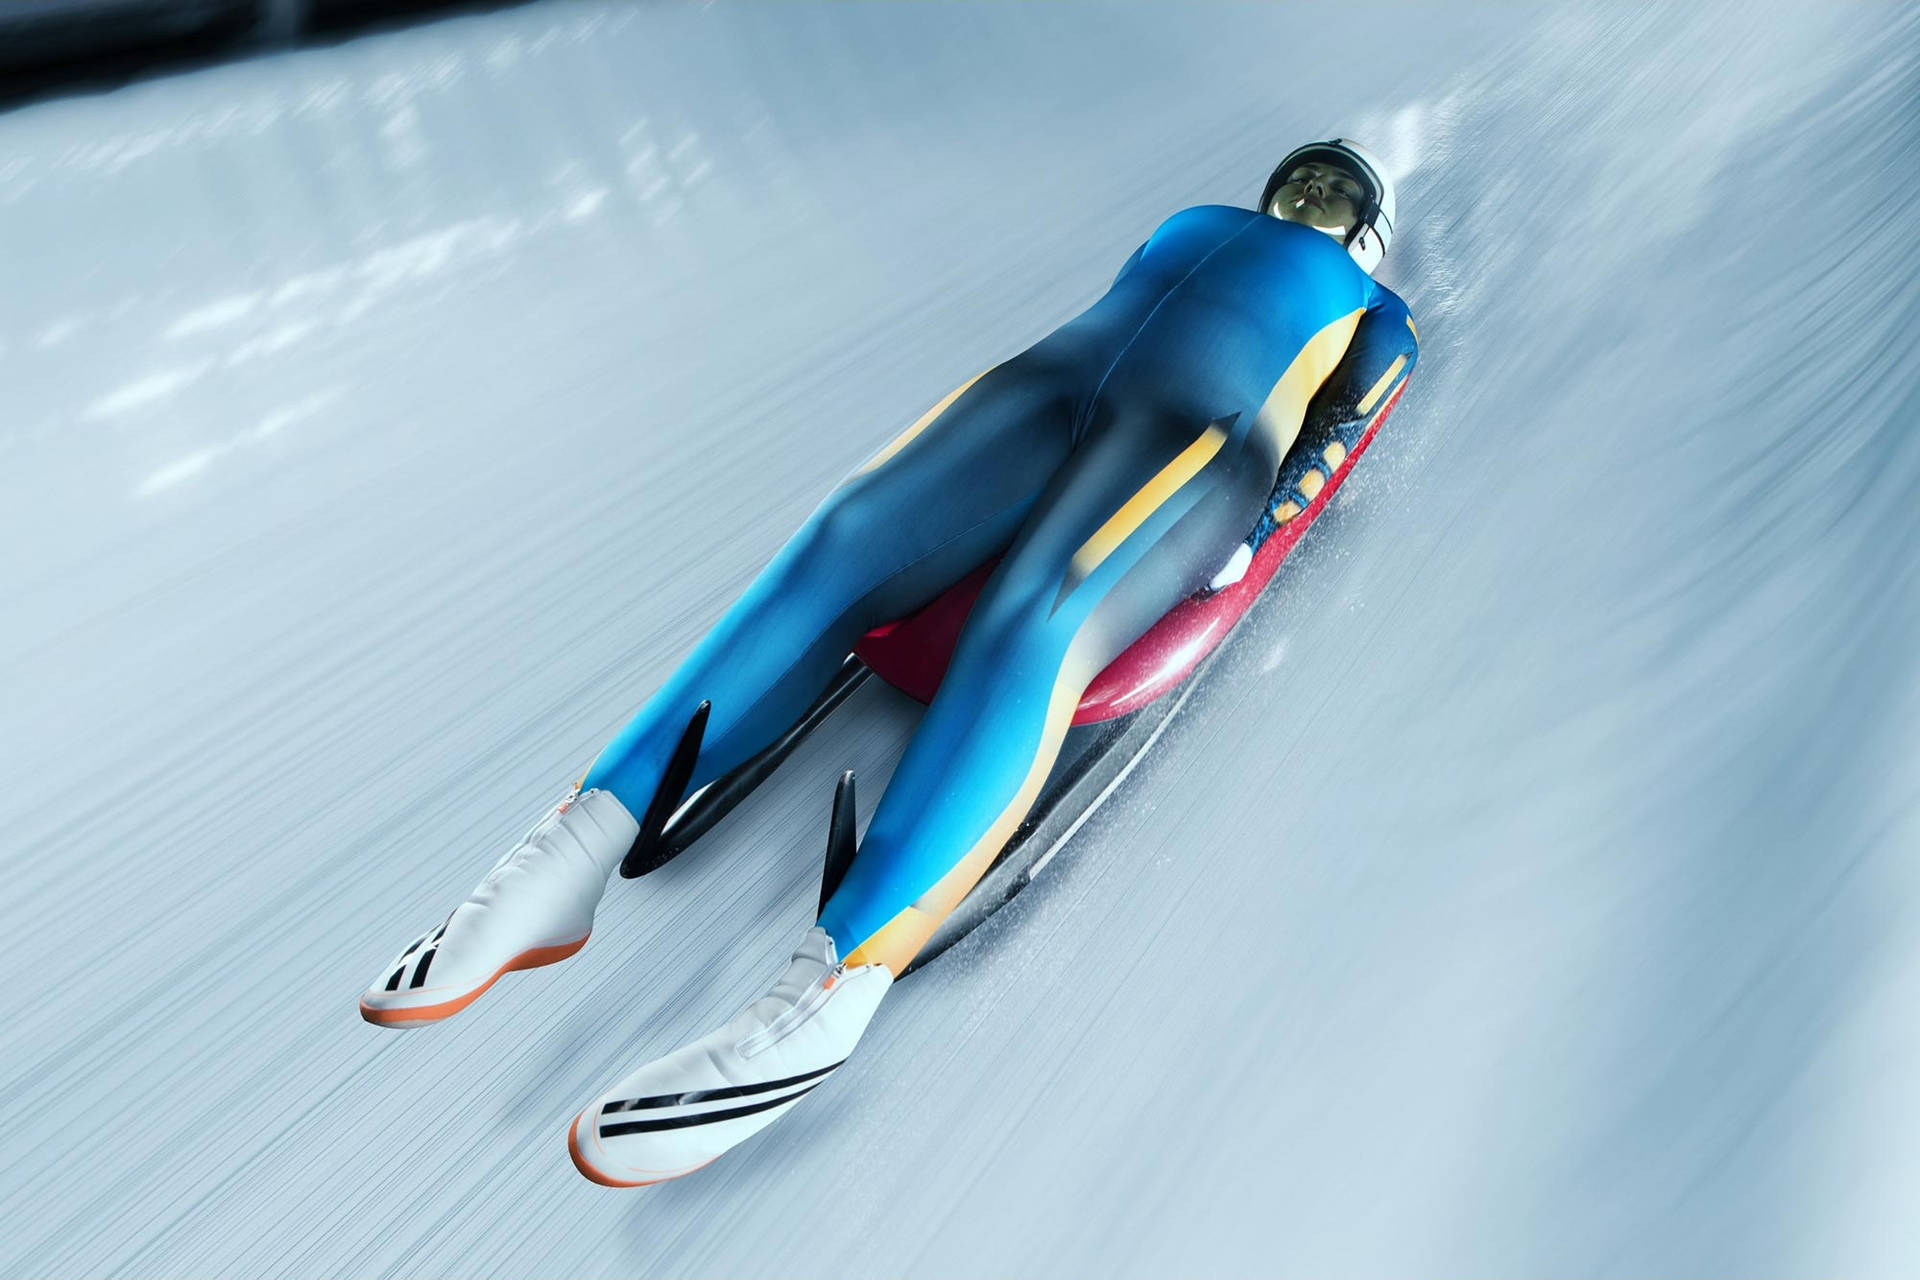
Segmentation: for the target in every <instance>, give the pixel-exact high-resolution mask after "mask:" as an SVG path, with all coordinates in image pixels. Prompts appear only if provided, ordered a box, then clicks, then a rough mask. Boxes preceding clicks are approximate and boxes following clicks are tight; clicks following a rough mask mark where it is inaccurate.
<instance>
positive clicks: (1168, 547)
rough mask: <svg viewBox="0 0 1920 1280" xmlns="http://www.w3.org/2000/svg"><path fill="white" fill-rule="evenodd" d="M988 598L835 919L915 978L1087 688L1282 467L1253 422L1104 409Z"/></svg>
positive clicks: (1206, 571)
mask: <svg viewBox="0 0 1920 1280" xmlns="http://www.w3.org/2000/svg"><path fill="white" fill-rule="evenodd" d="M1088 437H1089V438H1088V440H1087V442H1086V443H1084V444H1083V445H1082V446H1081V447H1080V449H1079V450H1078V451H1077V452H1076V453H1075V454H1074V456H1073V457H1072V458H1070V459H1069V460H1068V461H1067V463H1066V464H1065V466H1063V467H1062V468H1061V470H1060V472H1059V473H1058V474H1057V475H1056V476H1055V478H1054V481H1053V483H1052V484H1050V485H1049V486H1048V489H1047V491H1046V492H1045V493H1044V494H1043V495H1042V496H1041V498H1040V499H1039V501H1038V503H1037V504H1036V506H1035V509H1034V511H1033V513H1032V515H1031V516H1030V517H1029V519H1028V521H1027V523H1026V524H1025V526H1024V527H1023V528H1022V530H1021V532H1020V534H1019V536H1018V537H1017V539H1016V540H1015V542H1014V544H1013V546H1012V548H1011V549H1010V550H1009V551H1008V553H1007V555H1006V558H1005V559H1004V560H1002V562H1001V564H1000V567H999V568H998V569H997V570H996V571H995V573H994V575H993V577H992V578H991V579H989V580H988V582H987V585H986V587H985V589H984V590H983V591H982V592H981V596H980V600H979V603H978V604H976V605H975V607H974V610H973V613H972V615H971V616H970V617H969V619H968V622H967V625H966V629H965V630H964V631H963V632H962V634H961V637H960V642H959V644H958V646H957V647H956V650H955V652H954V656H953V662H952V665H951V666H950V667H949V668H948V670H947V674H946V678H945V680H944V681H943V683H942V684H941V686H940V691H939V693H938V695H936V697H935V698H934V700H933V702H932V704H931V705H930V706H929V707H928V709H927V713H926V716H925V717H924V719H923V720H922V721H921V724H920V726H919V729H918V730H917V731H916V732H915V734H914V737H913V740H912V742H911V743H910V744H909V745H908V748H907V752H906V754H905V756H904V757H903V758H902V759H901V762H900V766H899V768H898V769H896V770H895V772H894V775H893V779H892V781H891V782H890V783H889V785H888V787H887V791H886V794H885V795H884V796H883V797H882V798H881V801H880V805H879V808H878V809H877V810H876V811H875V813H874V817H873V822H872V824H871V826H870V827H869V828H868V830H867V833H866V837H865V839H864V841H863V842H862V844H861V846H860V850H859V853H858V854H857V855H856V857H855V859H854V862H853V865H852V866H851V867H850V868H849V869H848V871H847V874H846V878H845V879H844V880H843V881H842V883H841V885H840V887H839V889H838V890H837V891H836V892H835V893H834V895H833V897H832V899H831V900H830V901H829V902H828V903H827V904H826V907H825V909H824V910H823V912H822V913H821V917H820V923H821V925H822V926H823V927H824V928H825V929H826V931H827V932H828V933H829V934H830V935H831V936H832V938H833V940H834V942H835V943H836V945H837V947H838V948H839V951H840V954H842V955H844V956H846V957H847V963H848V965H849V966H850V967H854V966H858V965H861V964H865V963H879V964H884V965H885V966H887V967H888V968H889V969H890V970H892V971H893V972H894V973H896V974H897V973H899V972H901V971H902V970H903V969H904V968H905V966H906V964H907V962H908V961H909V960H911V959H912V958H913V956H914V953H915V952H917V951H918V950H919V949H920V947H921V945H922V944H923V943H924V942H925V941H926V939H927V938H928V937H929V936H930V935H931V934H932V932H933V930H934V928H935V927H936V926H937V925H938V924H939V923H940V921H941V920H942V919H943V918H944V917H945V916H946V915H947V913H948V912H950V911H951V910H952V909H953V908H954V906H955V905H957V904H958V903H959V901H960V899H961V898H962V897H964V896H965V895H966V892H967V891H968V890H969V889H971V888H972V887H973V885H974V884H975V883H976V882H977V881H978V880H979V878H980V876H981V875H982V874H984V872H985V871H986V869H987V867H988V866H989V865H990V864H991V862H992V861H993V858H994V856H995V855H996V854H997V853H998V852H999V850H1000V848H1001V846H1002V845H1004V844H1005V843H1006V840H1007V838H1008V837H1009V836H1010V835H1012V833H1013V831H1014V830H1015V828H1017V827H1018V826H1019V824H1020V821H1021V819H1022V818H1024V817H1025V816H1026V813H1027V811H1028V810H1029V809H1030V808H1031V807H1032V804H1033V801H1034V799H1035V797H1036V796H1037V795H1038V793H1039V790H1040V787H1041V784H1042V783H1043V782H1044V781H1045V779H1046V776H1047V772H1048V770H1049V769H1050V768H1051V767H1052V764H1053V761H1054V759H1055V757H1056V756H1057V754H1058V752H1059V749H1060V743H1061V740H1062V738H1063V737H1064V736H1065V734H1066V731H1067V728H1068V725H1069V724H1070V723H1071V721H1072V718H1073V713H1074V710H1075V708H1077V707H1078V705H1079V702H1080V696H1081V694H1082V693H1083V692H1084V691H1085V690H1086V687H1087V685H1088V684H1089V683H1090V682H1091V681H1092V680H1093V678H1094V676H1096V675H1098V674H1099V673H1100V671H1101V670H1102V669H1103V668H1105V666H1106V665H1107V664H1108V663H1109V662H1111V661H1112V660H1113V659H1114V658H1115V657H1117V656H1119V654H1120V653H1121V652H1122V651H1123V650H1124V649H1125V648H1126V647H1127V646H1128V645H1130V644H1132V643H1133V641H1134V640H1136V639H1138V638H1139V636H1140V635H1141V634H1142V633H1144V632H1145V631H1146V630H1147V629H1148V628H1150V627H1151V626H1153V624H1154V623H1155V622H1156V621H1158V620H1159V619H1160V618H1161V617H1162V616H1164V615H1165V614H1166V612H1167V611H1168V610H1169V609H1171V608H1172V607H1173V606H1174V605H1176V604H1178V603H1179V602H1180V601H1181V600H1182V599H1184V598H1186V597H1187V596H1188V595H1190V594H1191V593H1192V592H1193V591H1194V590H1196V589H1197V588H1199V587H1200V586H1202V585H1204V584H1205V583H1206V581H1207V579H1208V577H1209V575H1211V574H1212V572H1213V571H1214V570H1215V569H1216V568H1218V566H1219V561H1220V560H1221V558H1222V556H1224V555H1225V553H1226V551H1227V549H1229V548H1231V547H1232V546H1233V545H1234V543H1235V542H1237V541H1238V540H1240V539H1241V538H1244V537H1245V536H1246V532H1247V530H1248V529H1249V528H1251V527H1252V526H1253V524H1254V522H1255V521H1256V520H1257V519H1258V518H1259V515H1260V510H1261V506H1262V504H1263V502H1264V500H1265V498H1266V496H1267V493H1268V491H1269V489H1270V488H1271V486H1272V484H1273V476H1274V473H1275V470H1276V468H1277V466H1278V461H1279V460H1278V458H1277V457H1276V456H1275V453H1276V448H1277V445H1276V442H1275V440H1274V438H1273V436H1272V435H1271V433H1268V432H1262V431H1258V430H1254V429H1253V421H1252V415H1250V414H1246V415H1236V416H1233V417H1230V418H1224V419H1220V420H1217V421H1214V422H1211V423H1209V422H1207V421H1206V420H1205V419H1204V418H1197V417H1196V416H1195V415H1183V414H1177V413H1170V412H1165V411H1159V410H1148V409H1145V408H1139V407H1136V408H1134V409H1132V410H1130V411H1127V410H1123V411H1119V412H1118V413H1117V414H1116V413H1114V412H1112V411H1108V412H1105V413H1102V412H1101V411H1100V410H1096V416H1095V418H1094V420H1093V422H1092V424H1091V426H1090V429H1089V432H1088Z"/></svg>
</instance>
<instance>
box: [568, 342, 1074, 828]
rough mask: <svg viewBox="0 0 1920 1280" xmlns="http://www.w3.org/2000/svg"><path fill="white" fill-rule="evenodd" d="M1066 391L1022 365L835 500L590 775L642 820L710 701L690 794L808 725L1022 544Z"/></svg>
mask: <svg viewBox="0 0 1920 1280" xmlns="http://www.w3.org/2000/svg"><path fill="white" fill-rule="evenodd" d="M1065 385H1066V384H1065V383H1064V382H1063V381H1062V380H1060V379H1058V378H1057V377H1055V376H1054V375H1053V373H1052V372H1051V371H1050V370H1049V368H1048V367H1047V365H1046V364H1045V363H1044V362H1043V361H1042V360H1040V359H1039V358H1037V357H1032V356H1021V357H1017V358H1016V359H1014V360H1012V361H1009V362H1008V363H1006V364H1003V365H1000V366H998V367H996V368H994V369H992V370H989V371H988V372H987V373H985V374H983V375H981V376H980V377H979V378H976V379H974V380H973V381H972V382H970V383H968V384H966V385H965V386H963V387H961V388H960V389H959V390H958V391H956V392H954V393H953V394H952V395H950V396H948V397H947V398H946V399H945V400H943V401H942V402H941V403H940V404H938V405H936V406H935V407H934V408H933V409H932V410H929V411H928V413H927V414H926V415H925V416H924V417H923V418H922V419H921V420H920V421H918V422H916V423H915V424H914V425H913V426H911V427H909V428H908V429H907V431H906V432H904V433H903V434H902V435H901V436H900V437H899V438H897V439H896V440H895V441H894V442H893V443H891V444H889V445H888V446H887V447H886V448H885V449H883V450H881V452H880V453H879V454H877V455H875V456H874V458H873V459H871V460H870V461H869V462H868V463H866V464H865V465H864V466H863V467H861V469H860V470H859V471H857V472H855V473H854V475H852V476H851V477H849V478H848V480H847V481H846V482H845V483H843V484H842V485H841V486H840V487H839V488H838V489H836V490H835V491H834V492H833V493H832V494H831V495H830V496H829V497H828V498H827V500H826V501H825V502H824V503H822V504H821V506H820V507H819V509H818V510H816V511H815V512H814V513H813V515H812V516H811V517H810V518H809V519H808V520H807V522H806V524H805V525H803V526H802V527H801V529H800V530H799V532H798V533H796V534H795V535H794V536H793V538H792V539H791V540H790V541H789V542H788V543H787V544H786V546H785V547H783V548H781V550H780V552H779V554H778V555H776V556H775V557H774V558H773V561H772V562H771V563H770V564H769V565H768V566H767V567H766V569H765V570H763V571H762V572H761V574H760V576H759V577H758V578H757V579H755V580H754V582H753V584H752V585H751V586H749V587H748V588H747V590H746V591H745V593H744V594H742V595H741V597H740V599H739V600H738V601H737V602H735V604H734V605H733V607H732V608H730V609H729V610H728V611H727V612H726V614H725V615H724V616H722V617H721V619H720V621H719V622H718V623H717V624H715V626H714V628H713V630H712V631H710V632H708V634H707V636H706V638H705V639H703V640H702V641H701V642H700V643H699V644H698V645H697V646H696V647H695V648H694V650H693V652H692V653H691V654H689V655H688V656H687V658H686V660H685V661H684V662H682V663H681V665H680V667H679V669H678V670H676V671H675V672H674V674H673V675H672V677H671V678H669V679H668V681H667V682H666V684H665V685H663V686H662V687H661V688H660V690H659V691H658V692H657V693H655V694H654V695H653V696H652V697H651V698H649V699H648V700H647V702H646V705H644V706H643V707H642V708H641V709H640V711H639V713H638V714H636V715H635V716H634V718H633V719H632V721H630V722H629V723H628V724H627V726H626V727H625V728H624V729H623V730H622V731H621V732H620V734H619V735H618V736H617V737H616V738H615V739H614V740H613V742H612V743H611V744H609V745H608V746H607V748H606V749H605V750H604V751H602V752H601V753H600V756H599V758H598V759H597V760H595V761H594V764H593V767H592V769H591V770H589V771H588V773H587V775H586V779H585V782H584V785H585V787H587V788H589V789H591V788H595V787H598V788H601V789H603V790H607V791H610V792H612V793H613V795H614V796H615V797H617V798H618V799H619V800H620V801H621V803H622V804H624V805H625V806H626V807H627V808H628V809H629V810H630V811H632V812H633V813H635V814H638V813H640V812H642V811H643V810H644V809H645V808H646V807H647V805H648V803H649V802H650V801H651V800H652V798H653V793H654V789H655V787H656V786H657V785H658V783H659V779H660V776H661V774H662V772H663V771H664V770H665V767H666V763H667V759H668V757H669V755H670V754H671V753H672V751H673V748H674V745H675V743H676V742H677V741H678V740H679V737H680V734H681V732H682V731H683V730H684V728H685V727H686V724H687V721H688V718H689V717H690V716H691V715H692V714H693V712H694V709H695V708H696V707H698V706H699V704H700V703H701V702H702V701H707V702H711V703H712V710H711V711H710V712H709V717H708V721H707V729H706V734H705V737H704V741H703V745H702V749H701V752H700V756H699V760H698V763H697V764H696V767H695V769H694V776H693V780H692V782H691V783H690V784H689V786H690V787H698V786H700V785H702V784H703V783H705V782H707V781H708V780H710V779H712V778H715V777H718V776H719V775H720V774H722V773H724V772H726V771H727V770H728V769H731V768H733V767H734V766H735V765H737V764H739V763H741V762H742V761H744V760H746V759H748V758H749V757H751V756H752V755H753V754H754V753H755V752H757V751H759V750H760V749H761V748H762V747H764V746H765V745H766V744H767V743H769V742H770V741H772V740H773V739H774V738H775V737H776V736H778V735H779V734H780V733H781V732H782V731H784V730H785V729H786V728H787V726H788V725H790V724H792V723H793V722H794V721H795V720H796V719H798V718H799V717H800V715H801V714H802V713H803V712H804V711H805V710H806V708H807V706H808V705H809V704H810V703H811V702H812V701H813V699H814V698H815V697H817V696H818V695H819V693H820V691H821V690H822V689H823V688H825V687H826V684H827V682H828V681H829V680H830V679H831V678H832V677H833V674H834V672H835V671H836V670H838V668H839V666H840V664H841V662H842V661H843V660H844V659H845V658H846V656H847V654H849V653H850V652H852V650H853V646H854V643H855V641H857V640H858V639H859V638H860V636H861V635H862V634H864V633H865V632H866V631H867V630H868V629H869V628H871V627H873V626H876V625H878V624H879V623H881V622H885V621H887V620H889V619H891V618H897V617H901V616H903V615H904V614H907V613H910V612H912V611H913V610H914V609H916V608H918V607H919V606H920V605H922V604H924V603H925V602H926V601H928V600H930V599H932V598H933V597H934V596H936V595H938V594H939V593H940V592H941V591H942V590H944V589H945V588H946V587H948V586H950V585H951V584H952V583H953V582H954V581H956V580H957V579H959V578H960V577H962V576H964V575H965V574H966V573H967V572H968V571H969V570H971V569H973V568H974V567H975V566H977V565H979V564H980V563H982V562H983V561H985V560H986V559H988V558H989V557H991V556H992V555H994V554H995V553H997V552H998V551H1000V550H1001V549H1003V548H1004V547H1005V546H1006V545H1007V543H1008V542H1009V541H1010V540H1011V539H1012V538H1013V536H1014V534H1015V532H1016V531H1017V530H1018V529H1019V527H1020V523H1021V521H1022V520H1023V519H1024V518H1025V517H1026V514H1027V512H1028V510H1029V509H1030V508H1031V506H1032V504H1033V501H1034V499H1035V498H1036V497H1037V496H1038V494H1039V493H1040V491H1041V488H1042V487H1043V486H1044V485H1045V484H1046V482H1047V480H1048V478H1049V477H1050V476H1051V475H1052V474H1053V472H1054V471H1055V470H1056V469H1057V468H1058V467H1059V465H1060V464H1061V462H1062V461H1063V460H1064V459H1065V458H1066V456H1067V452H1068V448H1069V433H1070V430H1071V405H1070V401H1069V400H1068V397H1067V394H1066V391H1065Z"/></svg>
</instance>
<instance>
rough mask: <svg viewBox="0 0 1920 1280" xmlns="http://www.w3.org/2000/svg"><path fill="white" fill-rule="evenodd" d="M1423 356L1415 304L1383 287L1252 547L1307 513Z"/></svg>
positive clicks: (1285, 466) (1331, 379) (1318, 401)
mask: <svg viewBox="0 0 1920 1280" xmlns="http://www.w3.org/2000/svg"><path fill="white" fill-rule="evenodd" d="M1419 358H1420V335H1419V334H1418V333H1417V332H1416V331H1415V330H1414V327H1413V316H1412V315H1411V314H1410V313H1409V312H1408V311H1407V304H1406V303H1404V302H1402V301H1401V300H1400V298H1399V297H1398V296H1397V295H1395V294H1394V293H1393V292H1391V291H1390V290H1387V289H1384V288H1383V289H1381V290H1380V296H1379V299H1378V300H1377V301H1376V302H1375V303H1374V304H1373V306H1371V307H1369V308H1368V309H1367V313H1366V314H1365V315H1363V316H1361V317H1360V323H1359V325H1358V326H1356V327H1355V328H1354V331H1353V338H1352V340H1351V341H1349V342H1348V343H1347V354H1346V355H1345V356H1344V357H1342V359H1341V361H1340V363H1339V364H1338V365H1336V366H1335V367H1334V370H1333V372H1332V373H1330V374H1328V375H1327V380H1326V382H1325V383H1323V384H1321V387H1320V390H1319V391H1318V392H1317V393H1315V395H1314V397H1313V399H1312V400H1310V401H1309V402H1308V403H1307V413H1306V418H1305V420H1304V421H1303V422H1302V423H1301V425H1300V434H1299V436H1298V437H1296V438H1295V440H1294V442H1293V447H1292V448H1291V449H1289V450H1288V451H1287V456H1286V457H1285V458H1283V459H1281V462H1280V476H1279V478H1278V480H1276V481H1275V483H1274V486H1273V496H1272V498H1270V499H1269V500H1268V502H1267V511H1266V514H1265V515H1264V516H1262V517H1261V520H1260V523H1259V525H1258V526H1257V527H1256V528H1255V529H1254V531H1253V536H1252V537H1251V538H1249V539H1248V540H1247V544H1248V546H1250V547H1251V548H1253V549H1254V550H1256V551H1257V550H1259V548H1260V544H1261V543H1262V542H1264V541H1266V540H1267V537H1268V535H1270V534H1272V532H1273V531H1274V530H1275V529H1277V528H1279V527H1280V526H1281V525H1283V524H1285V523H1286V522H1287V521H1289V520H1291V519H1293V518H1294V517H1295V516H1297V515H1299V514H1300V513H1301V512H1302V511H1303V510H1305V509H1306V506H1307V504H1308V503H1310V502H1312V501H1313V498H1314V495H1315V494H1317V493H1319V492H1320V490H1321V489H1322V488H1324V487H1325V486H1326V483H1327V481H1328V480H1330V479H1332V478H1333V473H1334V469H1335V468H1337V467H1338V466H1339V465H1340V464H1341V462H1342V461H1344V460H1345V459H1346V456H1347V454H1348V453H1350V452H1351V451H1352V450H1353V447H1354V445H1355V444H1357V443H1359V440H1360V437H1361V436H1362V435H1363V434H1365V432H1366V429H1367V426H1368V424H1369V423H1371V422H1372V421H1373V418H1374V415H1375V414H1377V413H1379V412H1380V409H1381V406H1383V405H1385V404H1387V403H1388V402H1389V401H1390V400H1391V399H1392V397H1393V392H1394V389H1395V388H1396V387H1398V386H1399V385H1400V384H1401V382H1403V381H1405V379H1406V377H1407V375H1408V374H1409V373H1411V372H1412V371H1413V364H1414V361H1415V360H1417V359H1419Z"/></svg>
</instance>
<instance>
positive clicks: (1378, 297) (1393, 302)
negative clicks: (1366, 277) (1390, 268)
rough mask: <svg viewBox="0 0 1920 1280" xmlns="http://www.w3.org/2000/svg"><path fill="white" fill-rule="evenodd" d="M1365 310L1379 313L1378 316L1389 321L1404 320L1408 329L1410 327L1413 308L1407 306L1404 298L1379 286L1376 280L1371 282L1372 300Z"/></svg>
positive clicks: (1382, 285)
mask: <svg viewBox="0 0 1920 1280" xmlns="http://www.w3.org/2000/svg"><path fill="white" fill-rule="evenodd" d="M1367 309H1368V310H1369V311H1376V312H1379V313H1380V315H1382V316H1383V317H1385V318H1387V319H1390V320H1396V321H1398V320H1405V321H1406V322H1407V325H1408V327H1409V328H1411V327H1412V324H1413V308H1412V307H1409V306H1408V305H1407V300H1406V299H1405V298H1403V297H1401V296H1400V295H1399V294H1397V293H1395V292H1394V291H1393V290H1391V289H1389V288H1387V286H1385V285H1384V284H1381V283H1380V282H1379V281H1378V280H1375V281H1374V282H1373V300H1372V302H1371V303H1370V304H1369V305H1368V308H1367Z"/></svg>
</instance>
